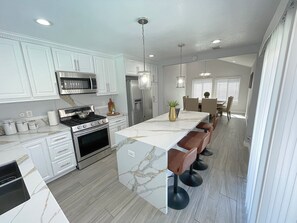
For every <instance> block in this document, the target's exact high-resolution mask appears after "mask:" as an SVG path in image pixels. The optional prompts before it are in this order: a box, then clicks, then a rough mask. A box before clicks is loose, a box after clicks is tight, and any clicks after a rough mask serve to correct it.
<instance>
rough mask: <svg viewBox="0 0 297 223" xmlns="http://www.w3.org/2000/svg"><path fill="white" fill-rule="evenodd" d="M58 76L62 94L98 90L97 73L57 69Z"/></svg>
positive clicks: (86, 92)
mask: <svg viewBox="0 0 297 223" xmlns="http://www.w3.org/2000/svg"><path fill="white" fill-rule="evenodd" d="M56 77H57V82H58V88H59V93H60V94H61V95H67V94H91V93H96V92H97V81H96V74H92V73H81V72H68V71H57V72H56Z"/></svg>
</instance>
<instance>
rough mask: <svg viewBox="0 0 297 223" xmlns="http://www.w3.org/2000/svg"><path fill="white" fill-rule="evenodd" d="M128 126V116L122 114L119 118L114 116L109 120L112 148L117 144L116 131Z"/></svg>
mask: <svg viewBox="0 0 297 223" xmlns="http://www.w3.org/2000/svg"><path fill="white" fill-rule="evenodd" d="M127 127H128V124H127V117H126V116H122V117H119V118H114V119H110V120H109V135H110V145H111V148H113V147H115V146H116V143H115V133H116V132H117V131H120V130H122V129H125V128H127Z"/></svg>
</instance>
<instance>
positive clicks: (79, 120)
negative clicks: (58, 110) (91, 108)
mask: <svg viewBox="0 0 297 223" xmlns="http://www.w3.org/2000/svg"><path fill="white" fill-rule="evenodd" d="M105 118H106V117H104V116H101V115H96V114H92V113H90V114H89V115H88V116H87V117H86V118H79V117H78V115H75V116H72V117H70V118H68V119H66V120H61V123H63V124H64V125H67V126H71V127H72V126H76V125H81V124H85V123H88V122H94V121H98V120H101V119H105Z"/></svg>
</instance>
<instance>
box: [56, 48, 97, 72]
mask: <svg viewBox="0 0 297 223" xmlns="http://www.w3.org/2000/svg"><path fill="white" fill-rule="evenodd" d="M52 52H53V57H54V63H55V68H56V70H61V71H79V72H87V73H94V66H93V59H92V56H91V55H88V54H83V53H76V52H71V51H67V50H60V49H52Z"/></svg>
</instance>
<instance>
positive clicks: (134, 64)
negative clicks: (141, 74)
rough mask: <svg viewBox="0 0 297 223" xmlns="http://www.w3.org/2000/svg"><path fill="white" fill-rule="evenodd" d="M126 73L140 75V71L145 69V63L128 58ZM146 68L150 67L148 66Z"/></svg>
mask: <svg viewBox="0 0 297 223" xmlns="http://www.w3.org/2000/svg"><path fill="white" fill-rule="evenodd" d="M125 66H126V73H127V74H129V75H134V76H136V75H138V74H137V73H138V71H140V70H143V63H142V62H140V61H135V60H126V63H125ZM146 68H148V67H147V66H146Z"/></svg>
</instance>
